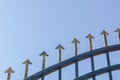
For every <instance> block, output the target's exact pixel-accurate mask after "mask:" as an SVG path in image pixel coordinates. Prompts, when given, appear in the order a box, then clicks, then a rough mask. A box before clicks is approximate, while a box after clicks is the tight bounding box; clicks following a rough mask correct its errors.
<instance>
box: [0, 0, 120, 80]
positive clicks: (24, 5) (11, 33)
mask: <svg viewBox="0 0 120 80" xmlns="http://www.w3.org/2000/svg"><path fill="white" fill-rule="evenodd" d="M119 4H120V0H0V80H5V79H6V74H5V73H4V71H5V70H6V69H7V68H8V67H9V66H11V67H12V68H13V69H14V71H15V73H14V74H13V75H12V77H11V80H21V79H23V77H24V74H23V73H24V65H23V64H22V62H23V61H25V60H26V59H27V58H28V59H30V60H31V62H32V63H33V64H32V65H31V66H30V70H29V75H32V74H33V73H35V72H38V71H40V70H41V60H42V59H41V57H40V56H39V54H40V53H41V52H43V51H44V50H45V51H46V52H47V53H48V54H49V55H50V56H49V57H48V58H47V62H46V67H48V66H51V65H53V64H55V63H57V62H58V61H57V60H58V58H57V56H58V54H57V53H58V52H57V50H55V47H56V46H57V45H58V44H62V45H63V46H64V47H65V50H64V51H63V60H65V59H68V58H70V57H72V56H74V48H73V44H71V41H72V40H73V39H74V38H77V39H78V40H80V42H81V43H80V44H79V53H80V54H81V53H83V52H86V51H88V40H87V39H85V36H87V34H89V33H91V34H92V35H93V36H94V37H95V39H94V40H93V47H94V48H100V47H103V41H102V40H103V39H102V36H101V35H100V32H101V31H102V30H106V31H107V32H108V33H109V36H108V43H109V45H113V44H117V36H116V33H114V30H115V29H116V28H118V27H119V26H120V5H119ZM111 55H112V54H111ZM104 57H105V56H104V55H103V56H100V57H99V60H97V61H98V62H99V63H101V66H102V67H103V66H104V65H106V63H102V62H101V59H102V60H103V62H104ZM111 57H113V60H112V61H111V62H112V63H113V64H114V63H120V61H118V59H119V57H120V54H118V53H116V55H112V56H111ZM96 59H97V58H96ZM86 62H89V60H88V61H87V60H86ZM82 63H84V64H85V62H82ZM96 63H97V62H96ZM87 65H88V64H85V66H83V67H84V68H86V69H88V70H86V69H85V70H86V71H90V69H89V68H87ZM81 66H82V65H81ZM96 66H97V65H96ZM101 66H98V67H101ZM83 67H82V68H83ZM96 68H97V67H96ZM69 69H70V70H72V69H73V66H70V67H69V68H68V69H64V71H65V73H67V72H69ZM82 70H83V69H82ZM83 73H84V71H83ZM115 73H116V74H117V75H120V72H115ZM80 74H82V71H81V72H80ZM54 75H55V74H53V77H50V78H51V80H53V79H54V78H55V76H54ZM70 75H71V77H66V76H64V75H63V78H64V79H66V80H70V79H71V80H72V79H73V77H74V75H72V74H70ZM102 78H103V80H104V79H105V77H102ZM99 79H100V78H98V80H99ZM48 80H50V79H48ZM105 80H106V79H105ZM115 80H118V78H116V77H115Z"/></svg>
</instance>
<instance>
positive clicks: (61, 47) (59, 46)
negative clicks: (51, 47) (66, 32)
mask: <svg viewBox="0 0 120 80" xmlns="http://www.w3.org/2000/svg"><path fill="white" fill-rule="evenodd" d="M55 49H64V47H63V46H62V45H61V44H59V45H58V46H57V47H56V48H55Z"/></svg>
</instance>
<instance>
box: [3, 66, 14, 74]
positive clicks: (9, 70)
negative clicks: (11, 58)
mask: <svg viewBox="0 0 120 80" xmlns="http://www.w3.org/2000/svg"><path fill="white" fill-rule="evenodd" d="M5 73H14V71H13V69H12V68H11V67H9V68H8V69H7V70H6V71H5Z"/></svg>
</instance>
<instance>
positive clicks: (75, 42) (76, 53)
mask: <svg viewBox="0 0 120 80" xmlns="http://www.w3.org/2000/svg"><path fill="white" fill-rule="evenodd" d="M72 43H74V44H75V56H77V55H78V47H77V44H78V43H80V41H79V40H77V39H76V38H74V40H73V41H72Z"/></svg>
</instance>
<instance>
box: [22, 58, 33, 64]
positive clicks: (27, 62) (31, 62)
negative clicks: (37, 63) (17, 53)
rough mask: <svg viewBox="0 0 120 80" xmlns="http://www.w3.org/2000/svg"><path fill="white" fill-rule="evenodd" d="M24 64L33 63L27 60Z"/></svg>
mask: <svg viewBox="0 0 120 80" xmlns="http://www.w3.org/2000/svg"><path fill="white" fill-rule="evenodd" d="M23 64H32V62H31V61H30V60H29V59H27V60H25V61H24V62H23Z"/></svg>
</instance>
